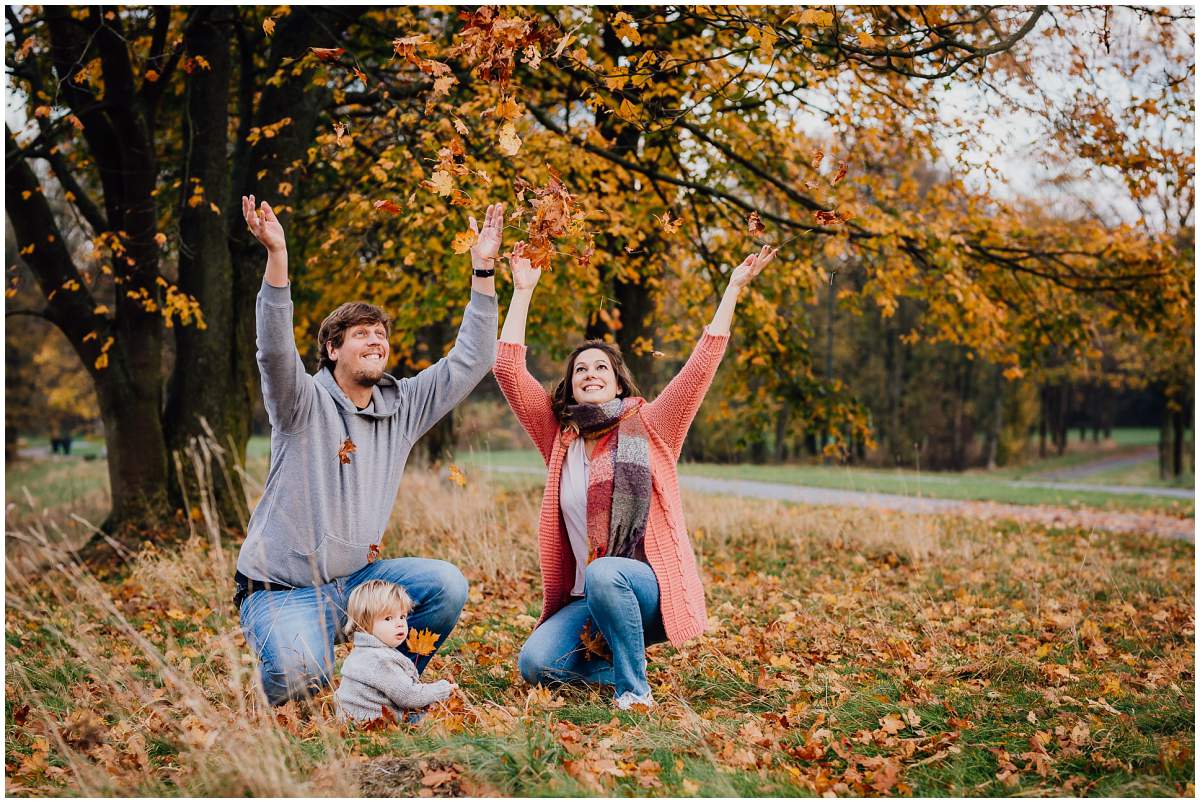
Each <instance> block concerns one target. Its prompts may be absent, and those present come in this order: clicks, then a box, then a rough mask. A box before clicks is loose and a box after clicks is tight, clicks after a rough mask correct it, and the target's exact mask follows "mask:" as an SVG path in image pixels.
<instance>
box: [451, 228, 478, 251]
mask: <svg viewBox="0 0 1200 803" xmlns="http://www.w3.org/2000/svg"><path fill="white" fill-rule="evenodd" d="M476 239H478V238H477V237H476V236H475V232H473V231H460V232H459V233H458V234H456V235H454V240H453V241H452V242H451V243H450V250H451V251H453V252H454V253H456V254H465V253H467V252H468V251H470V250H471V246H473V245H475V240H476Z"/></svg>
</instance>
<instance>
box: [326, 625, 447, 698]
mask: <svg viewBox="0 0 1200 803" xmlns="http://www.w3.org/2000/svg"><path fill="white" fill-rule="evenodd" d="M449 696H450V681H448V680H437V681H434V682H433V683H422V682H421V680H420V677H419V676H418V675H417V668H416V667H415V666H413V662H412V661H410V660H409V659H408V656H407V655H405V654H404V653H402V652H400V651H399V650H397V649H395V648H393V647H389V646H387V645H386V644H384V643H383V642H382V641H380V640H379V639H377V638H375V637H374V636H372V635H371V634H370V633H364V632H363V631H361V630H359V631H356V632H355V633H354V649H353V650H351V651H350V655H349V656H347V658H346V661H345V663H344V664H343V665H342V683H341V685H340V686H338V689H337V691H335V692H334V693H333V699H334V702H335V703H337V708H338V715H339V716H341V717H342V718H350V719H357V720H371V719H378V718H379V717H380V716H382V715H383V710H382V708H383V706H385V705H386V706H387V707H388V708H390V709H391V710H392V712H393V713H395V714H397V718H399V714H400V712H401V711H405V710H412V709H416V708H425V707H427V706H430V705H433V704H434V703H436V702H439V701H441V700H445V699H446V698H447V697H449Z"/></svg>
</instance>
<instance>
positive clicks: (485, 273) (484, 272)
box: [471, 268, 496, 279]
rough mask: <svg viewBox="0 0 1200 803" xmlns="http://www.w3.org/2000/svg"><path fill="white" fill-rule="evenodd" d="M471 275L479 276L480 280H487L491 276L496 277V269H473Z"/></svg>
mask: <svg viewBox="0 0 1200 803" xmlns="http://www.w3.org/2000/svg"><path fill="white" fill-rule="evenodd" d="M471 273H472V274H474V275H476V276H478V277H479V278H480V279H486V278H487V277H489V276H495V275H496V269H495V268H486V269H485V268H471Z"/></svg>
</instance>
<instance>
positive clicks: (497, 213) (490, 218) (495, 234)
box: [467, 203, 504, 270]
mask: <svg viewBox="0 0 1200 803" xmlns="http://www.w3.org/2000/svg"><path fill="white" fill-rule="evenodd" d="M467 222H468V224H470V226H471V231H473V232H475V245H473V246H471V266H472V267H474V268H480V269H483V270H487V269H489V268H493V267H495V266H494V265H493V264H492V263H493V262H494V261H495V259H496V257H497V255H499V253H500V242H501V240H502V238H503V233H504V204H502V203H499V204H492V205H491V206H489V207H488V208H487V213H486V214H485V215H484V216H483V230H482V231H481V230H480V229H479V226H478V224H476V222H475V217H474V216H473V215H472V216H470V217H468V218H467Z"/></svg>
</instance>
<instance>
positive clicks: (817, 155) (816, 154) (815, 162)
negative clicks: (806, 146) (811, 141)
mask: <svg viewBox="0 0 1200 803" xmlns="http://www.w3.org/2000/svg"><path fill="white" fill-rule="evenodd" d="M824 158H825V151H823V150H821V149H820V148H817V149H816V150H814V151H813V152H812V159H811V161H810V163H811V164H812V169H813V170H816V169H817V168H818V167H820V166H821V160H822V159H824Z"/></svg>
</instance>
